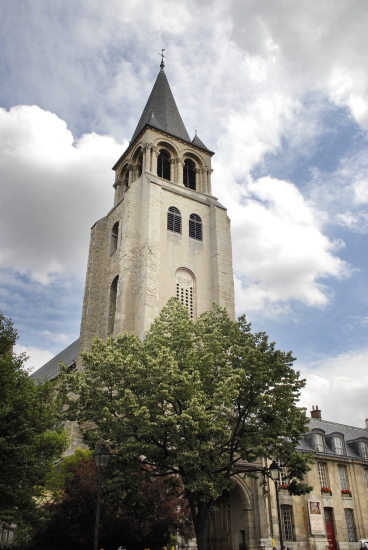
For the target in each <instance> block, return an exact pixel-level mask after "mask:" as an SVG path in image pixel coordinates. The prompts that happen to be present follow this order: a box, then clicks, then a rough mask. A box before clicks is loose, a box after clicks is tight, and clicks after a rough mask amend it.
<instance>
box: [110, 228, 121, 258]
mask: <svg viewBox="0 0 368 550" xmlns="http://www.w3.org/2000/svg"><path fill="white" fill-rule="evenodd" d="M118 238H119V222H115V223H114V225H113V226H112V228H111V237H110V256H111V255H112V254H114V252H115V250H116V249H117V247H118Z"/></svg>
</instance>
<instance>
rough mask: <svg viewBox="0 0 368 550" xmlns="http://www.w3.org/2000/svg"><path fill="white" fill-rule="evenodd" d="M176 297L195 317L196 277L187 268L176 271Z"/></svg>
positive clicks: (191, 315)
mask: <svg viewBox="0 0 368 550" xmlns="http://www.w3.org/2000/svg"><path fill="white" fill-rule="evenodd" d="M176 297H177V299H178V300H179V302H180V303H181V305H183V306H184V307H185V308H186V309H187V310H188V313H189V315H190V317H191V319H193V317H194V278H193V275H192V274H191V273H190V272H189V271H188V270H186V269H179V270H178V271H177V272H176Z"/></svg>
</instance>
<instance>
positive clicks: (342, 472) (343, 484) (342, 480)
mask: <svg viewBox="0 0 368 550" xmlns="http://www.w3.org/2000/svg"><path fill="white" fill-rule="evenodd" d="M338 470H339V478H340V485H341V489H342V490H343V491H346V490H347V489H349V485H348V478H347V475H346V468H345V466H340V465H339V466H338Z"/></svg>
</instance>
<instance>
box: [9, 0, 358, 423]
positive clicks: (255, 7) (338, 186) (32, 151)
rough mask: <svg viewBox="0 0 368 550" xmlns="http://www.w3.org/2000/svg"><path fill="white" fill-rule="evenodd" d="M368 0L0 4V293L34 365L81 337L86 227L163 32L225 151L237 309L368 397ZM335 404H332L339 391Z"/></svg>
mask: <svg viewBox="0 0 368 550" xmlns="http://www.w3.org/2000/svg"><path fill="white" fill-rule="evenodd" d="M367 12H368V6H367V3H366V1H365V0H327V1H326V2H319V1H318V0H309V1H308V2H307V1H301V2H297V3H296V2H291V1H286V0H279V1H276V2H275V0H257V1H255V0H227V1H221V2H216V1H213V0H204V1H199V0H185V1H184V0H175V1H174V0H157V1H155V2H149V1H148V0H136V1H135V2H131V1H128V0H106V1H105V2H104V3H91V2H88V1H87V0H76V1H75V2H73V3H69V2H63V1H62V0H53V2H46V1H45V0H32V1H30V0H28V1H27V0H22V1H21V0H12V2H1V3H0V48H1V51H2V54H3V55H2V56H1V59H0V81H1V87H0V119H1V120H0V140H1V147H0V176H1V189H2V193H1V202H0V309H2V310H3V312H4V313H5V314H6V315H8V316H11V317H12V318H13V320H14V322H15V324H16V326H17V328H18V331H19V334H20V339H19V344H18V347H17V350H18V351H26V352H27V354H28V355H29V356H30V360H29V364H30V365H31V366H34V367H39V366H41V365H42V364H43V363H44V362H45V361H47V360H48V359H49V358H51V357H52V355H54V354H55V353H57V352H59V351H60V350H61V349H63V348H64V347H65V346H66V345H68V344H69V343H71V342H72V341H73V340H74V339H75V338H77V337H78V332H79V323H80V315H81V304H82V299H83V288H84V277H85V270H86V262H87V254H88V242H89V230H90V227H91V226H92V224H93V223H94V222H95V221H96V220H97V219H99V218H101V217H102V216H104V215H105V214H106V212H107V211H108V210H109V209H110V207H111V206H112V203H113V189H112V183H113V173H112V172H111V167H112V165H113V164H114V163H115V161H116V160H117V159H118V158H119V156H120V155H121V153H122V152H123V150H124V149H125V147H126V145H127V143H128V141H129V140H130V139H131V136H132V134H133V131H134V128H135V126H136V124H137V121H138V119H139V116H140V114H141V112H142V110H143V107H144V105H145V102H146V100H147V98H148V95H149V93H150V91H151V88H152V86H153V83H154V81H155V78H156V75H157V73H158V70H159V62H160V58H159V56H158V52H159V51H160V50H161V48H166V50H165V53H166V55H167V61H166V74H167V76H168V79H169V82H170V85H171V88H172V91H173V93H174V96H175V99H176V102H177V104H178V107H179V110H180V112H181V115H182V118H183V120H184V123H185V125H186V127H187V129H188V132H189V134H190V135H191V136H194V132H195V130H197V131H198V135H199V137H200V138H201V139H202V140H203V141H204V143H205V144H206V145H207V146H208V147H209V148H210V149H211V150H214V151H215V152H216V155H215V157H214V158H213V168H214V173H213V180H212V181H213V191H214V194H215V195H216V196H217V197H218V198H219V200H220V201H221V202H222V203H223V204H224V205H226V206H227V208H228V212H229V216H230V218H231V220H232V241H233V252H234V272H235V284H236V305H237V312H238V313H239V314H240V313H243V312H245V313H246V314H247V316H248V319H249V320H250V321H251V322H252V325H253V328H254V330H265V331H266V332H267V333H268V334H269V336H270V338H271V340H275V341H276V343H277V345H278V347H280V348H281V349H285V350H289V349H292V350H293V352H294V355H295V356H296V357H297V358H298V361H297V363H296V367H297V368H299V369H300V370H301V372H302V374H303V376H306V377H307V380H308V383H307V387H306V389H305V390H304V392H303V394H302V398H301V403H302V405H304V406H306V407H307V408H308V409H310V407H311V405H312V404H314V405H316V404H318V405H319V407H320V408H321V409H322V411H323V413H322V414H323V417H324V418H326V419H328V420H335V421H339V422H344V423H348V424H354V425H357V426H363V425H364V418H365V417H366V416H367V415H368V406H367V393H368V375H367V367H366V365H367V359H368V346H367V328H368V314H367V296H368V288H367V287H368V284H367V267H368V265H367V244H368V243H367V240H368V239H367V232H368V215H367V203H368V161H367V158H368V157H367V139H368V138H367V127H368V92H367V90H368V74H367V72H366V67H367V64H368V59H367V57H368V53H367V52H368V37H367V33H366V28H365V21H366V17H367V15H368V13H367ZM337 404H338V406H337Z"/></svg>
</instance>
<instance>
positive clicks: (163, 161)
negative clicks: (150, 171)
mask: <svg viewBox="0 0 368 550" xmlns="http://www.w3.org/2000/svg"><path fill="white" fill-rule="evenodd" d="M157 175H158V176H160V178H164V179H165V180H169V181H170V179H171V178H170V153H169V152H168V151H166V149H161V151H160V154H159V155H158V157H157Z"/></svg>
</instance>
